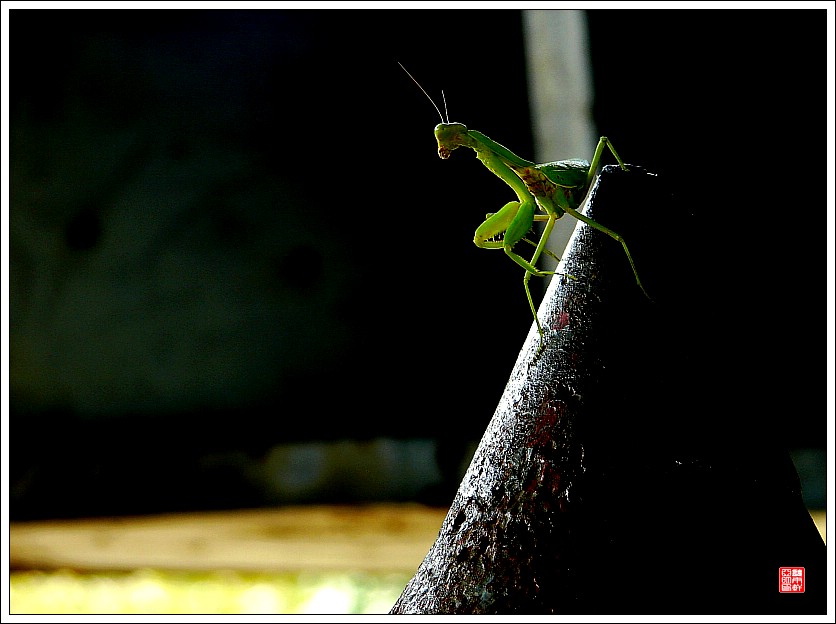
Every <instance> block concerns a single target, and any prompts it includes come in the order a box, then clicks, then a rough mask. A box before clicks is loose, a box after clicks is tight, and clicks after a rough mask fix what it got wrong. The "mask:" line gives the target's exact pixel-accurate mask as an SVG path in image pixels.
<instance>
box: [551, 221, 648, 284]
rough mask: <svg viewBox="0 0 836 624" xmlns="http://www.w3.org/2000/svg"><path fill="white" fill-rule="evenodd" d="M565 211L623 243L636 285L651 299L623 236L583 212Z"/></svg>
mask: <svg viewBox="0 0 836 624" xmlns="http://www.w3.org/2000/svg"><path fill="white" fill-rule="evenodd" d="M565 210H566V212H567V213H568V214H570V215H572V216H573V217H575V218H576V219H578V220H579V221H583V222H584V223H586V224H587V225H588V226H590V227H593V228H595V229H596V230H598V231H599V232H603V233H604V234H606V235H607V236H609V237H610V238H613V239H615V240H617V241H618V242H619V243H621V246H622V247H623V248H624V253H625V254H627V260H629V261H630V268H631V269H633V276H634V277H635V278H636V284H638V286H639V288H641V289H642V292H643V293H644V296H645V297H647V298H648V299H650V298H651V297H650V295H649V294H647V291H646V290H645V289H644V285H643V284H642V281H641V280H640V279H639V272H638V271H637V270H636V263H635V262H633V256H631V255H630V250H629V249H628V248H627V242H626V241H625V240H624V239H623V238H622V237H621V235H620V234H617V233H616V232H613V231H612V230H611V229H610V228H608V227H606V226H604V225H601V224H600V223H598V222H597V221H595V220H594V219H590V218H589V217H587V216H586V215H585V214H583V213H582V212H578V211H577V210H575V209H573V208H568V207H567V208H565Z"/></svg>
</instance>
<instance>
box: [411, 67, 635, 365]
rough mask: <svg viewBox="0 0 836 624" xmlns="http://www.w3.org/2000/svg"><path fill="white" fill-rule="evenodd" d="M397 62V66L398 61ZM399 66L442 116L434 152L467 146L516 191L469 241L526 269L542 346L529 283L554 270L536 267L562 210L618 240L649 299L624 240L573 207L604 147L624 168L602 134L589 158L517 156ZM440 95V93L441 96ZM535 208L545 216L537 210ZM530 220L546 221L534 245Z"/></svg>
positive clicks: (531, 303) (444, 155)
mask: <svg viewBox="0 0 836 624" xmlns="http://www.w3.org/2000/svg"><path fill="white" fill-rule="evenodd" d="M398 65H401V64H400V63H398ZM401 69H403V70H404V71H405V72H406V74H407V75H408V76H409V77H410V78H412V81H413V82H415V84H416V85H418V88H419V89H421V91H422V92H423V93H424V95H426V96H427V98H428V99H429V100H430V102H432V105H433V106H434V107H435V110H436V111H437V112H438V116H439V117H440V118H441V123H440V124H438V125H437V126H436V127H435V138H436V141H437V142H438V155H439V156H440V157H441V158H444V159H447V158H449V157H450V155H451V154H452V152H453V150H455V149H457V148H459V147H468V148H470V149H472V150H473V151H474V152H476V158H478V159H479V160H480V161H481V162H482V164H484V165H485V167H487V168H488V170H490V171H491V173H493V174H494V175H495V176H497V177H498V178H500V179H501V180H502V181H503V182H505V183H506V184H507V185H508V186H510V187H511V189H512V190H513V191H514V193H516V195H517V200H516V201H510V202H508V203H507V204H505V205H504V206H503V207H502V208H500V209H499V211H498V212H496V213H490V214H488V215H487V218H486V219H485V221H484V222H483V223H482V224H481V225H480V226H479V227H478V228H476V233H475V234H474V236H473V242H474V243H475V244H476V246H477V247H480V248H482V249H502V250H503V251H505V253H506V254H507V255H508V257H510V258H511V259H512V260H513V261H514V262H516V263H517V264H518V265H520V266H521V267H522V268H523V269H525V275H524V278H523V285H524V286H525V295H526V297H527V298H528V305H529V307H530V308H531V313H532V314H533V315H534V321H535V323H536V324H537V331H538V332H539V334H540V348H541V349H542V347H543V344H544V342H545V340H544V336H543V328H542V326H541V325H540V319H539V318H538V316H537V309H536V308H535V307H534V301H533V300H532V298H531V290H530V288H529V286H528V282H529V281H530V280H531V277H532V276H536V277H545V276H547V275H555V274H556V273H555V272H554V271H541V270H540V269H538V268H537V266H536V265H537V261H538V260H539V258H540V256H541V255H542V254H543V252H544V251H545V252H546V253H547V254H549V255H553V254H551V253H550V252H549V251H548V250H547V249H546V242H547V241H548V239H549V236H550V235H551V232H552V229H553V228H554V225H555V222H556V221H557V219H559V218H560V217H562V216H563V215H564V214H570V215H572V216H573V217H575V218H576V219H578V220H579V221H583V222H584V223H586V224H587V225H589V226H590V227H593V228H595V229H596V230H599V231H600V232H603V233H604V234H607V235H608V236H610V237H612V238H613V239H615V240H616V241H618V242H619V243H621V246H622V247H623V248H624V253H626V254H627V259H628V260H629V261H630V267H631V268H632V269H633V275H634V276H635V277H636V284H638V286H639V288H641V290H642V292H643V293H644V294H645V295H646V296H647V297H648V298H650V295H648V294H647V291H646V290H645V288H644V286H643V285H642V282H641V280H640V279H639V274H638V272H637V271H636V265H635V263H634V262H633V256H632V255H630V250H629V249H628V248H627V243H626V242H625V241H624V238H622V237H621V235H619V234H617V233H616V232H614V231H612V230H611V229H609V228H608V227H606V226H604V225H601V224H600V223H598V222H597V221H595V220H594V219H591V218H590V217H587V216H586V215H585V214H583V213H581V212H579V211H578V208H579V207H580V205H581V203H582V202H583V200H584V198H585V197H586V194H587V192H588V191H589V188H590V187H591V186H592V182H593V181H594V179H595V173H596V171H597V170H598V165H599V164H600V161H601V156H602V155H603V153H604V149H605V148H606V149H609V151H610V153H612V155H613V156H614V157H615V159H616V161H617V162H618V164H619V166H620V167H621V168H622V169H623V170H624V171H627V166H626V165H625V164H624V161H623V160H621V157H620V156H619V155H618V153H617V152H616V151H615V149H614V148H613V146H612V143H610V141H609V139H608V138H607V137H605V136H602V137H601V138H600V139H599V141H598V146H597V147H596V148H595V153H594V154H593V156H592V161H591V162H590V161H586V160H580V159H570V160H559V161H556V162H548V163H543V164H536V163H534V162H532V161H530V160H525V159H524V158H520V157H519V156H517V155H516V154H514V152H512V151H511V150H509V149H508V148H507V147H505V146H503V145H500V144H499V143H497V142H496V141H494V140H492V139H490V138H488V137H487V136H485V135H484V134H482V133H481V132H478V131H476V130H468V129H467V127H466V126H465V125H464V124H461V123H450V120H449V117H448V118H447V119H446V120H445V118H444V116H443V115H442V114H441V111H440V110H439V108H438V106H437V105H436V103H435V101H433V99H432V98H431V97H430V95H429V94H428V93H427V92H426V91H425V90H424V88H423V87H422V86H421V85H420V83H419V82H418V81H417V80H415V78H413V76H412V74H410V73H409V72H408V71H407V70H406V68H405V67H404V66H403V65H401ZM443 93H444V92H443V91H442V97H443ZM445 112H446V100H445ZM538 208H539V209H540V211H542V213H545V214H538V213H537V209H538ZM535 222H545V225H544V226H543V231H542V234H541V235H540V240H539V241H538V242H537V243H536V244H535V243H534V242H533V241H530V240H529V239H527V238H525V237H526V235H527V234H528V232H529V231H530V230H531V229H532V227H533V226H534V223H535ZM520 241H524V242H526V243H529V244H531V245H534V246H535V250H534V254H533V255H532V257H531V260H526V259H525V258H523V257H522V256H520V255H519V254H518V253H516V252H515V251H514V246H515V245H516V244H517V243H519V242H520Z"/></svg>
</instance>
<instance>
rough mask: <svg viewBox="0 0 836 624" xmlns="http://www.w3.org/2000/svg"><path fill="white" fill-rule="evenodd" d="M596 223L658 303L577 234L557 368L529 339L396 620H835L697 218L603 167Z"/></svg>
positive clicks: (591, 239)
mask: <svg viewBox="0 0 836 624" xmlns="http://www.w3.org/2000/svg"><path fill="white" fill-rule="evenodd" d="M586 213H587V214H588V215H589V216H591V217H593V218H595V219H596V220H597V221H598V222H600V223H602V224H604V225H606V226H608V227H610V228H611V229H613V230H614V231H616V232H618V233H619V234H621V235H623V236H624V237H625V240H626V241H627V243H628V245H629V246H630V251H631V253H632V254H633V257H634V259H635V262H636V267H637V270H638V272H639V276H640V277H641V279H642V282H643V284H644V286H645V288H646V289H647V290H648V292H649V293H650V295H651V297H652V300H650V299H647V298H646V297H645V296H644V294H643V293H642V292H641V290H640V289H639V288H638V286H637V285H636V282H635V279H634V277H633V274H632V271H631V269H630V265H629V263H628V261H627V258H626V256H625V254H624V250H623V249H622V247H621V245H620V244H618V242H617V241H615V240H613V239H612V238H610V237H609V236H607V235H605V234H603V233H601V232H599V231H597V230H595V229H593V228H591V227H588V226H585V225H583V224H579V225H578V227H577V229H576V231H575V233H574V235H573V237H572V240H571V241H570V243H569V246H568V247H567V251H566V257H565V259H564V262H562V263H561V267H560V268H559V270H560V271H562V272H563V273H565V274H567V275H568V276H571V277H566V276H563V277H561V276H555V278H554V279H553V280H552V283H551V285H550V287H549V289H548V292H547V293H546V296H545V298H544V301H543V304H542V306H541V309H540V321H541V323H543V328H544V331H546V332H547V334H548V335H547V341H546V346H545V349H544V350H543V352H542V353H539V354H538V346H539V335H538V334H537V331H536V328H535V327H533V326H532V330H531V331H530V332H529V335H528V339H527V341H526V343H525V345H524V346H523V349H522V351H521V353H520V356H519V358H518V360H517V363H516V365H515V367H514V369H513V371H512V373H511V377H510V380H509V382H508V384H507V386H506V388H505V392H504V394H503V396H502V398H501V400H500V403H499V405H498V407H497V409H496V412H495V414H494V416H493V419H492V420H491V422H490V424H489V425H488V428H487V431H486V432H485V434H484V437H483V438H482V441H481V443H480V445H479V447H478V449H477V451H476V453H475V455H474V457H473V460H472V463H471V465H470V467H469V469H468V471H467V473H466V474H465V476H464V479H463V481H462V483H461V485H460V487H459V490H458V492H457V494H456V496H455V499H454V501H453V503H452V505H451V507H450V511H449V513H448V515H447V517H446V519H445V520H444V522H443V524H442V526H441V530H440V533H439V536H438V539H437V541H436V542H435V544H434V545H433V546H432V548H431V549H430V551H429V553H428V554H427V556H426V558H425V559H424V561H423V563H422V564H421V566H420V567H419V569H418V571H417V572H416V574H415V576H414V577H413V579H412V580H411V581H410V582H409V584H408V585H407V586H406V588H405V589H404V591H403V593H402V595H401V596H400V598H399V599H398V601H397V602H396V603H395V605H394V606H393V607H392V610H391V613H396V614H400V613H404V614H406V613H462V614H464V613H468V614H490V613H493V614H512V613H525V614H546V613H692V614H693V613H824V612H826V605H825V599H826V592H825V590H824V585H825V581H826V570H825V561H824V559H825V547H824V544H823V542H822V540H821V538H820V536H819V535H818V532H817V531H816V529H815V525H814V524H813V522H812V520H811V519H810V517H809V515H808V514H807V512H806V509H805V508H804V506H803V503H802V500H801V491H800V486H799V481H798V477H797V475H796V473H795V470H794V468H793V466H792V463H791V461H790V459H789V456H788V454H787V452H786V450H785V449H783V448H781V446H780V445H779V444H778V443H777V442H776V436H775V435H774V431H775V429H774V425H775V415H771V414H768V405H765V404H763V402H762V401H759V400H758V399H757V398H753V397H755V395H754V393H755V392H758V393H760V394H764V388H763V380H760V385H759V386H756V385H755V384H751V383H750V382H747V381H746V380H745V379H742V378H741V374H740V371H739V370H737V367H738V366H739V364H740V362H741V361H744V362H745V361H746V357H747V356H746V353H745V351H746V348H745V346H746V344H748V343H746V340H745V336H744V337H741V334H740V331H741V328H740V327H739V326H737V325H735V324H734V323H733V321H732V320H731V319H732V318H738V317H737V316H732V317H729V318H730V320H729V324H730V325H731V326H728V325H725V326H724V325H722V322H723V318H724V314H723V306H726V305H728V306H734V305H736V304H739V303H740V302H738V301H735V300H734V299H731V300H728V301H725V300H720V301H718V300H717V299H716V298H717V297H718V296H720V295H727V296H733V295H730V294H729V293H733V289H731V288H730V287H729V286H728V285H725V286H724V285H723V283H724V282H723V280H722V273H721V269H722V266H719V267H718V266H717V264H716V263H715V264H712V259H711V258H708V257H707V254H706V253H705V252H703V251H702V250H701V249H700V248H698V247H697V245H696V242H697V241H700V242H704V241H705V239H706V236H705V235H703V236H702V237H701V236H700V234H701V233H700V232H699V231H698V228H697V225H696V224H697V221H696V219H695V217H694V216H693V215H692V214H690V213H689V211H688V210H686V209H684V208H683V207H682V205H681V204H680V203H679V202H678V201H677V199H676V198H675V197H674V196H673V195H672V193H671V192H669V190H668V189H667V188H666V186H665V183H664V181H663V180H661V179H660V178H658V177H657V176H655V175H653V174H650V173H647V172H645V171H642V170H641V169H639V168H635V167H633V168H631V170H630V172H624V171H622V170H620V169H619V168H617V167H605V168H604V170H603V171H602V173H601V176H600V178H599V179H598V181H597V182H596V184H595V186H594V188H593V189H592V191H591V193H590V196H589V199H588V201H587V205H586ZM564 218H571V217H568V216H567V217H564ZM703 234H704V233H703ZM719 262H720V264H722V261H721V260H719ZM718 275H719V276H720V278H719V279H718ZM718 284H720V286H718ZM748 305H752V304H751V303H750V304H748ZM781 566H797V567H802V566H803V567H805V575H806V576H805V581H806V591H805V592H804V593H803V594H798V593H796V594H785V593H780V592H779V587H778V585H779V582H778V580H779V568H780V567H781Z"/></svg>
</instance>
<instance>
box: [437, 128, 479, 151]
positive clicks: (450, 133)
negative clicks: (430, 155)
mask: <svg viewBox="0 0 836 624" xmlns="http://www.w3.org/2000/svg"><path fill="white" fill-rule="evenodd" d="M435 140H436V141H438V155H439V156H440V157H441V158H450V154H451V152H452V151H453V150H454V149H456V148H457V147H461V146H464V147H473V145H474V143H475V141H474V140H473V138H472V137H471V136H470V135H469V134H468V132H467V127H466V126H465V125H464V124H460V123H445V122H442V123H440V124H438V125H437V126H436V127H435Z"/></svg>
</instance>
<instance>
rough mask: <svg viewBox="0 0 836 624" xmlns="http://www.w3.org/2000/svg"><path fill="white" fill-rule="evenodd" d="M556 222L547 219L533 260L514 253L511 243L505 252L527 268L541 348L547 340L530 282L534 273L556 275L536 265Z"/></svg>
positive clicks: (525, 280)
mask: <svg viewBox="0 0 836 624" xmlns="http://www.w3.org/2000/svg"><path fill="white" fill-rule="evenodd" d="M554 223H555V217H553V216H552V215H549V218H548V220H547V221H546V225H545V226H544V227H543V234H542V236H540V242H539V243H537V248H536V249H535V250H534V255H533V256H532V257H531V262H529V261H527V260H526V259H525V258H523V257H522V256H520V255H519V254H516V253H514V251H513V250H512V249H511V245H506V246H505V247H504V249H505V253H506V254H508V257H509V258H511V260H513V261H514V262H516V263H517V264H519V265H520V266H521V267H522V268H524V269H525V275H524V276H523V287H524V288H525V296H526V298H527V299H528V306H529V307H530V308H531V314H532V315H533V316H534V322H535V323H536V325H537V332H538V333H539V334H540V348H541V349H542V347H543V341H544V340H545V338H544V337H543V327H542V326H541V325H540V318H539V317H538V316H537V308H536V307H534V300H533V299H532V298H531V289H530V288H529V287H528V282H529V281H530V280H531V276H532V275H534V276H536V277H545V276H547V275H555V272H554V271H541V270H540V269H538V268H537V266H536V264H537V260H538V259H539V258H540V254H542V252H543V250H544V249H545V247H546V241H548V239H549V235H550V234H551V232H552V228H554Z"/></svg>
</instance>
